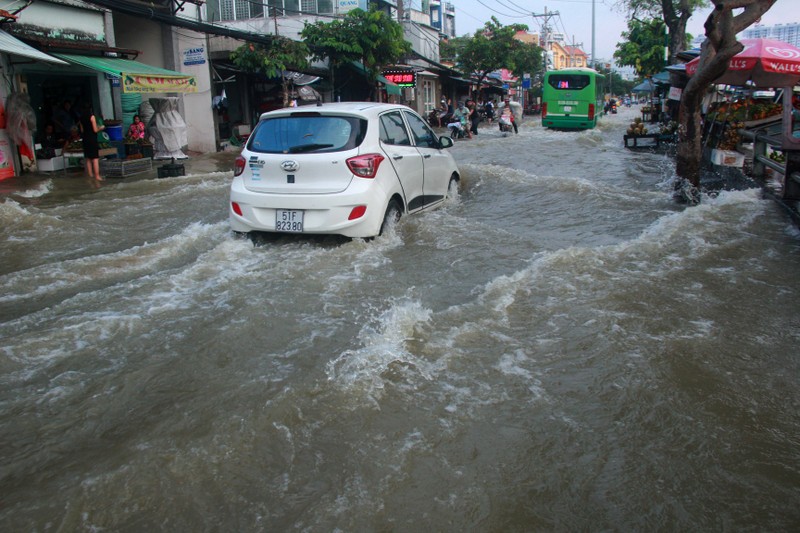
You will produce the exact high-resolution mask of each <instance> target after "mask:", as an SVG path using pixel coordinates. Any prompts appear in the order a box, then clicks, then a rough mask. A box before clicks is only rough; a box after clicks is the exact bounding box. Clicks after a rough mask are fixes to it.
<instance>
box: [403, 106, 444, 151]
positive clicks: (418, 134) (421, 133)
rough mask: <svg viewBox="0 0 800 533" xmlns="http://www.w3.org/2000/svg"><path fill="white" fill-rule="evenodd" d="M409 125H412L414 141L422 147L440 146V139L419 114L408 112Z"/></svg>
mask: <svg viewBox="0 0 800 533" xmlns="http://www.w3.org/2000/svg"><path fill="white" fill-rule="evenodd" d="M406 118H407V119H408V125H409V126H411V132H412V133H413V134H414V141H415V142H416V144H417V146H419V147H420V148H439V141H438V140H437V139H436V135H434V133H433V131H432V130H431V129H430V128H429V127H428V125H427V124H425V122H424V121H423V120H422V119H421V118H419V117H418V116H417V115H412V114H411V113H406Z"/></svg>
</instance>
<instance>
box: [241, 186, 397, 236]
mask: <svg viewBox="0 0 800 533" xmlns="http://www.w3.org/2000/svg"><path fill="white" fill-rule="evenodd" d="M377 185H378V184H377V183H376V182H374V181H371V180H362V179H355V180H353V182H352V183H351V186H350V187H348V188H347V190H345V191H343V192H341V193H336V194H265V193H255V192H251V191H248V190H247V189H245V188H244V185H243V183H242V179H241V178H240V177H237V178H234V181H233V183H232V185H231V193H230V203H229V206H228V209H229V215H230V216H229V218H230V226H231V229H232V230H233V231H237V232H242V233H249V232H251V231H263V232H275V231H276V230H275V225H276V224H275V223H276V211H277V210H278V209H295V210H301V211H303V233H306V234H322V235H324V234H335V235H344V236H346V237H354V238H365V237H373V236H375V235H377V234H378V232H379V231H380V228H381V224H382V222H383V216H384V212H385V210H386V206H385V205H383V204H384V202H385V200H384V198H386V197H390V195H387V194H385V193H382V192H381V191H380V190H379V189H377ZM233 202H235V203H236V204H237V205H238V206H239V208H240V209H241V211H242V215H241V216H240V215H239V214H237V213H236V212H234V210H233V205H232V203H233ZM362 205H364V206H367V210H366V212H365V213H364V214H363V215H362V216H361V217H359V218H357V219H355V220H349V219H348V218H349V216H350V214H351V213H352V211H353V209H354V208H355V207H358V206H362Z"/></svg>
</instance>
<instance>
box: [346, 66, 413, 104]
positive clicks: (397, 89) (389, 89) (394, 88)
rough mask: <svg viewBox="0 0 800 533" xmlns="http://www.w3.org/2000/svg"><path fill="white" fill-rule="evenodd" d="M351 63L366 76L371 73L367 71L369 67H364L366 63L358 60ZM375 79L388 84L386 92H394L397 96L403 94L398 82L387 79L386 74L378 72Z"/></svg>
mask: <svg viewBox="0 0 800 533" xmlns="http://www.w3.org/2000/svg"><path fill="white" fill-rule="evenodd" d="M350 64H351V65H352V66H353V67H354V68H355V69H356V70H357V71H359V72H360V73H361V74H363V75H364V76H365V77H366V76H368V75H369V74H368V73H367V69H366V68H364V65H362V64H361V63H359V62H358V61H351V62H350ZM375 79H376V80H378V81H379V82H381V83H382V84H384V85H385V86H386V94H394V95H396V96H400V95H401V94H403V91H402V89H401V88H400V87H398V86H397V84H396V83H394V82H391V81H389V80H387V79H386V78H385V77H384V76H381V75H380V74H378V75H377V76H375Z"/></svg>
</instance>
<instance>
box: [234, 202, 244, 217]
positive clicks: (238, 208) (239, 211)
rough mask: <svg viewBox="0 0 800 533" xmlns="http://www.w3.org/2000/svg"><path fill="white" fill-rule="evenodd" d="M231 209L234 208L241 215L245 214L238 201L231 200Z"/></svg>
mask: <svg viewBox="0 0 800 533" xmlns="http://www.w3.org/2000/svg"><path fill="white" fill-rule="evenodd" d="M231 209H233V212H234V213H236V214H237V215H239V216H240V217H243V216H244V215H243V214H242V208H241V207H239V204H237V203H236V202H231Z"/></svg>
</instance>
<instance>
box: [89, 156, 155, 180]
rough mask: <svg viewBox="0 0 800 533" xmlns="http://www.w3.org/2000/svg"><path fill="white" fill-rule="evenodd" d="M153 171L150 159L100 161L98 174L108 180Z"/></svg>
mask: <svg viewBox="0 0 800 533" xmlns="http://www.w3.org/2000/svg"><path fill="white" fill-rule="evenodd" d="M152 169H153V161H152V160H151V159H101V160H100V173H101V174H102V175H103V176H105V177H108V178H124V177H125V176H132V175H133V174H140V173H142V172H147V171H148V170H152Z"/></svg>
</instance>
